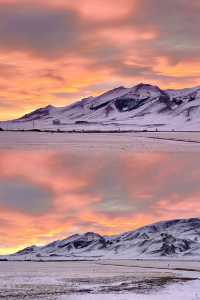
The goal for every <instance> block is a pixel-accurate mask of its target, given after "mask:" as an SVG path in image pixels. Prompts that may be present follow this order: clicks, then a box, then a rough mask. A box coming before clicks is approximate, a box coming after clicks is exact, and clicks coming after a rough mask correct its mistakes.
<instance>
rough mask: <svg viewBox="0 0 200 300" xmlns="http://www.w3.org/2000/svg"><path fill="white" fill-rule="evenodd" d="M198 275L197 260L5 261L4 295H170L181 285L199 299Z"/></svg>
mask: <svg viewBox="0 0 200 300" xmlns="http://www.w3.org/2000/svg"><path fill="white" fill-rule="evenodd" d="M199 277H200V262H195V261H194V262H192V261H184V262H183V261H169V260H165V261H158V260H157V261H155V260H154V261H152V260H143V261H142V260H107V261H106V260H102V261H68V262H0V299H70V300H72V299H101V297H100V296H102V297H104V296H105V297H106V298H105V299H120V300H121V299H123V300H126V299H168V298H165V294H166V295H167V294H169V293H170V292H171V291H174V289H176V292H177V296H178V297H179V296H180V295H182V296H183V291H184V294H185V298H184V299H194V300H197V299H199V298H193V296H194V297H200V282H199V280H193V279H197V278H199ZM188 290H189V291H190V292H189V293H190V295H191V298H187V291H188ZM159 295H160V296H161V298H160V296H159ZM173 295H174V294H173ZM135 297H136V298H135ZM142 297H143V298H142ZM154 297H155V298H154ZM162 297H163V298H162ZM177 299H179V298H177ZM180 299H181V298H180Z"/></svg>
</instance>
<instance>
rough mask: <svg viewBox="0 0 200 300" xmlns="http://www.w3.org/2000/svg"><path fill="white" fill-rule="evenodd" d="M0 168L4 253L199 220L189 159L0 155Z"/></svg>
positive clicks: (198, 190)
mask: <svg viewBox="0 0 200 300" xmlns="http://www.w3.org/2000/svg"><path fill="white" fill-rule="evenodd" d="M24 162H26V163H24ZM0 166H1V174H0V208H1V209H0V223H1V234H2V236H3V237H2V241H3V243H2V244H4V245H5V246H6V245H7V246H9V247H15V245H19V246H20V245H21V246H22V245H25V244H26V243H27V242H28V244H31V243H38V242H40V243H42V242H46V241H47V242H48V241H51V240H53V239H56V238H62V237H64V236H65V235H68V234H71V233H74V232H81V231H88V230H89V231H98V232H100V233H105V234H115V233H118V232H122V231H127V230H131V229H134V228H135V227H139V226H142V225H144V224H147V223H149V222H154V221H159V220H161V219H163V220H164V219H170V218H180V217H193V216H197V215H199V213H200V206H199V200H198V199H199V196H200V187H199V178H200V171H199V163H198V154H194V153H193V154H192V155H190V154H185V153H184V154H180V153H179V154H167V153H160V154H158V153H154V154H151V153H149V154H142V153H141V154H131V153H125V154H120V155H119V154H118V155H116V154H112V155H111V154H92V153H90V157H89V156H86V155H78V154H74V153H64V152H58V151H56V152H55V151H48V152H46V151H42V150H39V151H38V150H37V151H34V150H33V151H18V152H17V151H15V152H14V151H1V155H0ZM24 228H25V229H26V230H24ZM2 248H3V247H2Z"/></svg>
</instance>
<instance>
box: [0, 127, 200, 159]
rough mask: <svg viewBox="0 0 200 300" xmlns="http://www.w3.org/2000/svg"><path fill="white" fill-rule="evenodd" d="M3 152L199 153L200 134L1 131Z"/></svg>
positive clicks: (0, 140)
mask: <svg viewBox="0 0 200 300" xmlns="http://www.w3.org/2000/svg"><path fill="white" fill-rule="evenodd" d="M0 149H13V150H16V149H21V150H31V149H47V150H50V149H58V150H64V151H77V153H78V152H81V153H83V152H85V153H87V154H88V151H91V153H92V152H101V151H103V152H105V151H109V152H115V153H116V152H119V151H131V152H154V151H160V152H194V151H195V152H198V151H200V132H140V133H139V132H138V133H136V132H132V133H47V132H12V131H3V132H0Z"/></svg>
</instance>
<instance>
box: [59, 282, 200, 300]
mask: <svg viewBox="0 0 200 300" xmlns="http://www.w3.org/2000/svg"><path fill="white" fill-rule="evenodd" d="M172 297H173V299H176V300H199V299H200V280H196V281H193V282H190V283H185V284H174V285H172V286H170V287H168V288H166V289H165V290H164V291H162V292H161V291H159V292H157V293H153V294H150V295H145V294H142V295H138V294H133V293H127V294H121V295H120V294H109V295H108V294H107V295H106V294H96V295H77V296H76V295H73V296H72V295H68V296H61V297H59V298H58V299H59V300H102V299H104V300H172Z"/></svg>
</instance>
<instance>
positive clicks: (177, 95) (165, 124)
mask: <svg viewBox="0 0 200 300" xmlns="http://www.w3.org/2000/svg"><path fill="white" fill-rule="evenodd" d="M0 126H1V128H2V129H5V128H6V129H24V130H28V129H29V130H30V129H40V130H55V131H57V130H64V131H65V130H66V131H71V130H77V131H81V130H86V131H93V130H100V131H110V130H117V131H119V130H121V131H123V130H159V131H162V130H180V131H181V130H194V131H196V130H200V86H199V87H195V88H188V89H182V90H162V89H160V88H159V87H157V86H153V85H150V84H143V83H140V84H138V85H136V86H134V87H132V88H124V87H118V88H115V89H113V90H111V91H108V92H106V93H104V94H102V95H100V96H98V97H89V98H85V99H82V100H81V101H78V102H76V103H74V104H72V105H68V106H65V107H60V108H58V107H54V106H51V105H49V106H47V107H44V108H40V109H37V110H35V111H33V112H31V113H29V114H26V115H25V116H23V117H21V118H19V119H17V120H14V121H9V122H1V125H0Z"/></svg>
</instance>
